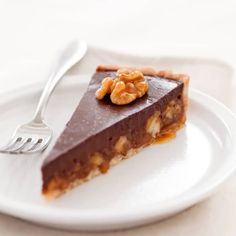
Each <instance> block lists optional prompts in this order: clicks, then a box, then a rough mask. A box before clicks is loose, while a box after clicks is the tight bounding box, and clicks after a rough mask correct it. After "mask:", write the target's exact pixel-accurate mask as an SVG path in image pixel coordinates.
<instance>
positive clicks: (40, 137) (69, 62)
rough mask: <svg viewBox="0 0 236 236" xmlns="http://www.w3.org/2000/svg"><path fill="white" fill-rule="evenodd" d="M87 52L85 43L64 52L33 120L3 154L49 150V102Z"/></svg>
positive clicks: (77, 42)
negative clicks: (57, 86) (46, 117)
mask: <svg viewBox="0 0 236 236" xmlns="http://www.w3.org/2000/svg"><path fill="white" fill-rule="evenodd" d="M86 51H87V44H86V42H85V41H72V42H71V43H69V45H68V46H67V47H66V48H65V49H64V50H63V52H62V54H61V55H60V57H59V58H58V61H57V64H56V67H55V68H54V70H53V73H52V74H51V76H50V77H49V80H48V82H47V84H46V86H45V88H44V90H43V92H42V95H41V97H40V99H39V103H38V106H37V109H36V112H35V115H34V118H33V120H32V121H30V122H29V123H27V124H24V125H21V126H19V127H17V128H16V130H15V132H14V133H13V135H12V137H11V139H10V141H9V143H8V144H7V145H5V146H4V147H2V148H0V152H1V153H12V154H20V153H21V154H23V153H24V154H27V153H35V152H42V151H44V150H45V149H46V148H47V146H48V145H49V143H50V141H51V139H52V134H53V131H52V129H51V128H50V127H49V126H48V125H47V124H46V123H45V122H44V119H43V115H44V111H45V108H46V106H47V103H48V100H49V98H50V96H51V94H52V92H53V91H54V89H55V87H56V85H57V84H58V82H59V81H60V80H61V79H62V77H63V76H64V75H65V73H66V72H67V71H68V70H69V69H70V68H71V67H72V66H73V65H75V64H76V63H77V62H79V61H80V60H81V59H82V58H83V57H84V55H85V53H86Z"/></svg>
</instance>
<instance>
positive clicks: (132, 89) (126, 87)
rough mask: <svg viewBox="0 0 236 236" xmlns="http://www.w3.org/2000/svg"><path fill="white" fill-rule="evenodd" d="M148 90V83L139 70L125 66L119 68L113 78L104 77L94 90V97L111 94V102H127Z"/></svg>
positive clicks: (123, 103) (118, 103)
mask: <svg viewBox="0 0 236 236" xmlns="http://www.w3.org/2000/svg"><path fill="white" fill-rule="evenodd" d="M147 91H148V83H147V81H146V80H145V79H144V75H143V73H142V72H141V71H138V70H130V69H126V68H122V69H119V70H118V71H117V76H116V77H115V78H111V77H106V78H104V79H103V81H102V86H101V88H99V89H98V90H97V91H96V98H97V99H98V100H101V99H103V98H104V96H105V95H106V94H111V95H110V99H111V101H112V103H114V104H117V105H125V104H129V103H131V102H132V101H134V100H135V99H137V98H140V97H142V96H143V95H144V94H145V93H146V92H147Z"/></svg>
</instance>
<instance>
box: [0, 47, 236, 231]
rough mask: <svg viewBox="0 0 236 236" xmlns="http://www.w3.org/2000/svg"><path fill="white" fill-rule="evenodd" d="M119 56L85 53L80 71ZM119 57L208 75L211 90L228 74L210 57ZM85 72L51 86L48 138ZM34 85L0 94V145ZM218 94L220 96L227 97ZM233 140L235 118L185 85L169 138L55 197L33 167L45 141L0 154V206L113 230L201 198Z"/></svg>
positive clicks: (40, 218)
mask: <svg viewBox="0 0 236 236" xmlns="http://www.w3.org/2000/svg"><path fill="white" fill-rule="evenodd" d="M111 55H112V57H111ZM120 60H121V55H118V54H111V53H108V52H104V51H93V52H92V53H91V51H90V52H89V54H88V56H87V60H86V61H85V62H82V64H80V66H79V68H80V69H79V70H80V71H82V72H81V73H85V72H86V74H87V73H89V74H90V75H91V73H92V71H93V70H94V67H95V65H96V64H98V63H99V62H105V63H106V62H111V63H118V62H119V61H120ZM122 62H123V63H122V64H135V65H140V64H146V65H155V64H158V65H159V66H160V68H164V69H167V67H168V68H173V69H174V70H176V71H180V72H183V71H187V72H188V73H190V74H191V75H192V76H193V77H197V76H199V75H201V76H199V77H201V79H202V81H204V83H205V84H206V86H208V85H207V83H206V82H207V81H209V80H208V79H209V78H208V77H209V75H211V76H214V84H215V85H217V86H215V88H218V86H219V87H220V88H221V89H222V88H225V89H227V87H223V86H227V83H226V85H225V83H224V84H223V83H222V84H221V80H220V79H218V78H219V77H222V76H223V77H225V78H226V79H228V81H230V79H231V78H230V76H229V75H230V73H228V72H229V71H230V70H228V67H227V66H225V65H224V64H217V63H216V62H215V61H213V62H211V61H206V60H205V61H203V62H204V63H202V61H201V60H200V61H199V63H198V62H197V61H196V60H193V61H191V59H188V58H187V59H186V58H170V57H168V58H166V59H165V58H163V57H162V58H161V59H158V58H157V59H155V60H154V59H153V58H149V59H148V58H147V59H145V58H138V57H130V56H122ZM214 63H215V64H214ZM204 71H207V72H208V73H204ZM201 73H202V74H201ZM90 75H82V74H79V73H78V71H77V68H75V69H74V70H73V71H71V73H70V76H67V78H65V80H64V82H65V83H64V84H62V85H61V86H60V87H59V88H58V89H57V90H56V91H55V94H54V96H53V97H52V99H51V101H50V103H49V106H48V109H47V114H46V120H47V122H48V124H50V125H51V126H52V128H53V130H54V131H55V137H54V141H53V142H55V139H56V137H57V136H58V135H59V134H60V132H61V131H62V129H63V127H64V125H65V123H66V121H67V120H68V119H69V117H70V115H71V113H72V112H73V110H74V108H75V107H76V104H77V103H78V101H79V99H80V97H81V96H82V94H83V92H84V91H85V90H86V86H87V84H88V80H89V77H90ZM217 76H218V77H217ZM225 81H227V80H225ZM41 87H42V85H38V84H33V85H32V86H29V87H27V88H22V89H21V90H18V91H14V92H12V93H9V94H5V95H4V96H1V99H0V130H1V132H0V138H1V139H0V140H1V143H2V144H3V143H4V142H6V141H7V140H8V138H9V137H10V135H11V133H12V132H13V130H14V128H15V127H16V126H17V125H18V124H22V123H24V122H27V121H28V120H29V119H30V118H31V117H32V115H33V111H34V108H35V105H36V102H37V100H38V96H39V94H40V93H39V91H40V89H41ZM205 88H206V87H205ZM209 88H211V87H209ZM227 91H230V90H229V89H228V90H227ZM209 92H210V93H211V92H212V93H216V95H217V90H216V89H215V90H213V89H212V90H210V89H209ZM220 98H222V99H223V100H224V99H225V100H226V101H227V96H226V95H224V96H221V97H220ZM235 142H236V119H235V117H234V115H233V114H232V113H231V112H230V110H228V109H227V108H226V107H225V106H223V105H222V104H220V103H219V102H217V101H216V100H214V99H212V98H210V97H209V96H207V95H204V94H203V93H200V92H197V91H196V90H191V91H190V109H189V115H188V122H187V125H186V127H185V128H183V129H182V130H181V131H179V132H178V135H177V137H176V139H174V140H172V141H170V142H169V143H166V144H160V145H153V146H150V147H147V148H146V149H144V150H143V151H142V152H140V153H139V154H138V155H136V156H134V157H133V158H131V159H129V160H125V161H123V162H121V163H120V164H119V165H117V166H115V167H113V168H112V169H111V170H110V171H109V173H108V174H106V175H102V176H99V177H97V178H95V179H93V180H91V181H90V182H88V183H85V184H83V185H81V186H80V187H78V188H76V189H74V190H73V191H71V192H70V193H68V194H66V195H64V196H62V197H61V198H59V199H58V200H56V201H54V202H51V203H47V202H45V201H44V200H43V199H42V197H41V194H40V190H41V175H40V167H41V164H42V161H43V158H44V156H45V155H47V152H48V151H50V148H51V147H49V148H48V149H47V150H46V152H45V153H44V154H43V155H34V156H9V155H3V154H1V155H0V210H1V211H2V212H5V213H7V214H10V215H13V216H16V217H20V218H22V219H26V220H29V221H32V222H36V223H39V224H43V225H47V226H52V227H56V228H63V229H70V230H107V229H120V228H128V227H132V226H136V225H141V224H145V223H148V222H152V221H154V220H159V219H162V218H164V217H167V216H170V215H173V214H175V213H177V212H179V211H181V210H183V209H185V208H187V207H190V206H191V205H193V204H195V203H197V202H199V201H201V200H202V199H204V198H206V197H207V196H209V195H210V194H211V193H212V192H213V191H214V190H216V188H217V187H219V186H220V184H222V183H223V182H224V181H225V180H226V178H227V177H228V176H229V175H230V174H231V173H232V172H233V171H234V170H235V168H236V158H235V155H236V148H235ZM52 144H53V143H52ZM51 146H52V145H51Z"/></svg>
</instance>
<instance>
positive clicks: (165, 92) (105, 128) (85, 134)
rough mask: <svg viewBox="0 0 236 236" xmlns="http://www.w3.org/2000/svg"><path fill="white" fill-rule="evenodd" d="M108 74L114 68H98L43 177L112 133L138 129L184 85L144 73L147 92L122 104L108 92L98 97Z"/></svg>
mask: <svg viewBox="0 0 236 236" xmlns="http://www.w3.org/2000/svg"><path fill="white" fill-rule="evenodd" d="M107 76H111V77H114V76H115V72H97V73H95V74H94V76H93V77H92V79H91V81H90V83H89V86H88V89H87V91H86V92H85V94H84V96H83V97H82V99H81V101H80V102H79V105H78V107H77V108H76V110H75V112H74V114H73V115H72V118H71V120H70V121H69V122H68V123H67V125H66V127H65V130H64V131H63V133H62V134H61V136H60V137H59V139H58V140H57V142H56V144H55V146H54V147H53V149H52V151H51V152H50V154H49V155H48V157H47V158H46V159H45V161H44V164H43V167H42V169H43V173H44V180H48V179H49V177H50V175H52V172H53V170H54V169H57V168H58V169H63V168H70V166H72V165H73V162H72V160H70V159H72V158H74V156H76V158H78V156H81V155H85V154H88V153H92V152H93V149H95V148H100V147H101V148H102V147H103V146H104V147H105V144H104V143H105V142H107V140H108V138H109V137H111V136H113V135H115V134H117V135H120V134H121V133H122V132H125V130H127V128H129V127H130V126H133V127H131V128H134V129H135V128H136V127H138V126H139V123H140V124H141V122H142V121H141V119H142V117H144V116H148V115H149V114H153V112H154V111H155V110H157V109H158V110H160V111H161V110H162V109H163V108H164V106H165V105H166V104H167V103H168V102H169V101H170V100H172V99H173V98H174V97H175V96H176V94H181V91H182V89H183V83H182V82H180V81H177V80H170V79H166V78H160V77H154V76H145V79H146V80H147V81H148V83H149V90H148V93H147V94H146V95H145V96H143V97H142V98H139V99H136V100H135V101H134V102H132V103H130V104H127V105H122V106H119V105H114V104H112V103H111V101H110V98H109V95H108V96H106V97H105V98H104V99H103V100H97V99H96V97H95V92H96V90H97V89H98V88H99V87H100V85H101V81H102V80H103V78H104V77H107ZM153 104H155V106H153ZM142 114H145V115H142ZM143 119H144V118H143ZM145 119H146V117H145ZM120 121H123V122H120ZM125 123H126V124H125ZM108 135H109V137H108ZM73 152H74V153H73ZM55 159H60V161H59V160H58V161H56V160H55ZM54 160H55V161H54ZM45 168H46V169H45ZM44 169H45V170H44Z"/></svg>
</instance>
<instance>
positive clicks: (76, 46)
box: [32, 41, 87, 124]
mask: <svg viewBox="0 0 236 236" xmlns="http://www.w3.org/2000/svg"><path fill="white" fill-rule="evenodd" d="M86 51H87V45H86V42H85V41H72V42H71V43H69V45H68V46H67V47H66V48H65V49H64V50H63V51H62V53H61V55H60V56H59V58H58V60H57V62H56V65H55V67H54V69H53V72H52V73H51V75H50V77H49V80H48V82H47V84H46V86H45V88H44V90H43V92H42V94H41V97H40V99H39V103H38V105H37V108H36V112H35V114H34V118H33V121H32V122H34V123H36V124H37V123H43V115H44V111H45V108H46V106H47V104H48V101H49V98H50V96H51V94H52V92H53V91H54V89H55V87H56V86H57V85H58V83H59V82H60V80H61V79H62V78H63V76H64V75H65V73H66V72H67V71H68V70H69V69H70V68H71V67H72V66H73V65H75V64H76V63H77V62H79V61H80V60H81V59H82V58H83V56H84V55H85V53H86Z"/></svg>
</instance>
